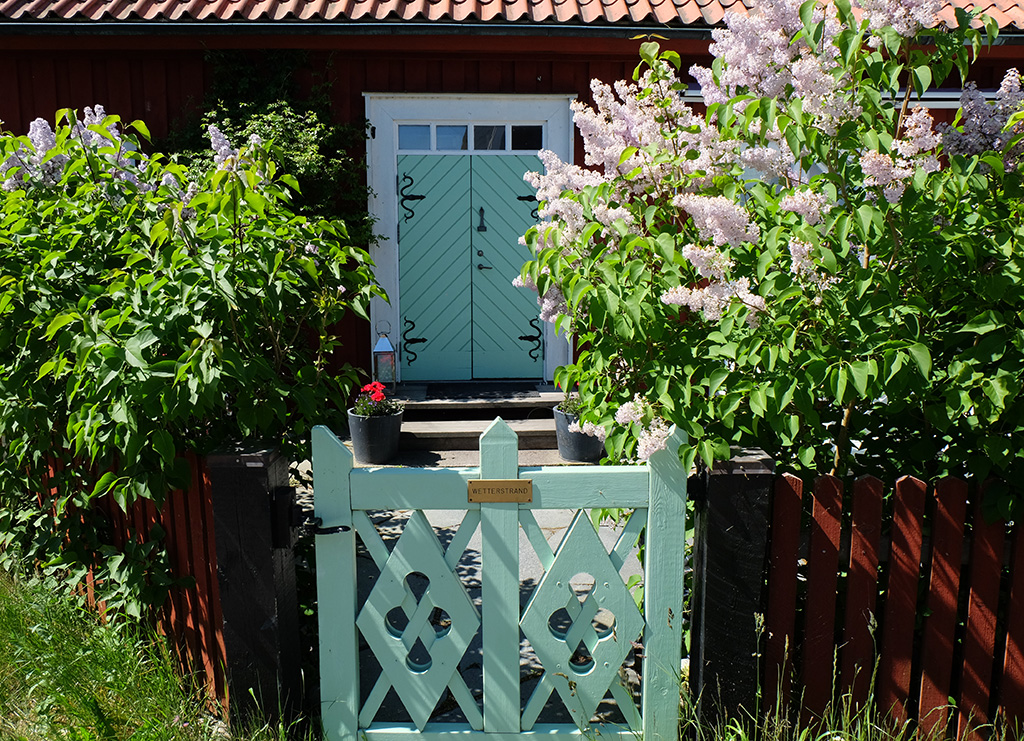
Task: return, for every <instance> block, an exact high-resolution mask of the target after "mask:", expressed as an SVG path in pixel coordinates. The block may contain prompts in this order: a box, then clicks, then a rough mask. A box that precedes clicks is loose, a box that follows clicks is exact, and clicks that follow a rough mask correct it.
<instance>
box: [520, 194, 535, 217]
mask: <svg viewBox="0 0 1024 741" xmlns="http://www.w3.org/2000/svg"><path fill="white" fill-rule="evenodd" d="M516 200H517V201H523V202H524V203H536V202H537V196H518V197H517V198H516ZM530 216H532V217H533V218H535V219H539V218H540V212H539V211H538V210H537V206H534V207H533V211H531V212H530Z"/></svg>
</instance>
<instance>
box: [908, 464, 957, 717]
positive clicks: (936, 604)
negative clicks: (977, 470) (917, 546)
mask: <svg viewBox="0 0 1024 741" xmlns="http://www.w3.org/2000/svg"><path fill="white" fill-rule="evenodd" d="M933 497H934V500H935V512H934V514H933V516H932V555H931V571H930V573H929V577H928V598H927V599H928V601H927V610H928V612H927V616H926V617H925V625H924V637H923V638H922V643H921V662H922V667H921V693H920V700H919V706H920V707H921V708H922V713H921V715H922V716H923V717H922V718H921V727H922V729H923V730H924V731H925V732H926V733H931V732H932V731H933V730H935V729H940V730H942V729H945V728H946V723H947V720H948V716H949V707H948V704H949V703H948V698H949V694H950V691H951V689H952V687H951V685H950V679H951V677H952V673H953V667H952V664H951V662H950V661H949V657H951V656H953V655H954V653H953V652H954V650H955V645H954V641H955V637H956V617H957V603H958V600H959V595H960V560H961V556H962V552H963V542H964V522H965V521H966V517H967V484H966V483H965V482H963V481H960V480H958V479H948V478H947V479H943V480H942V481H940V482H939V483H938V485H937V486H936V488H935V491H934V492H933Z"/></svg>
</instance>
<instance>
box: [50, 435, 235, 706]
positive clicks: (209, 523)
mask: <svg viewBox="0 0 1024 741" xmlns="http://www.w3.org/2000/svg"><path fill="white" fill-rule="evenodd" d="M184 457H185V459H186V460H187V461H188V463H189V466H190V468H191V470H192V481H191V485H190V486H189V488H188V489H187V490H181V489H175V490H173V491H171V492H169V493H168V495H167V498H166V500H165V501H164V505H163V507H162V508H161V509H160V510H157V508H156V505H155V504H154V503H153V502H152V501H151V500H148V499H142V500H139V501H137V502H135V503H134V504H133V505H132V506H131V507H129V509H128V511H127V512H124V511H123V510H122V509H121V508H120V507H119V506H118V505H117V504H116V503H115V502H114V501H113V500H112V499H111V498H110V497H103V498H100V499H99V500H98V501H97V502H96V505H95V506H96V507H97V508H98V509H100V510H101V511H102V512H103V513H104V514H105V515H106V517H107V519H108V520H109V522H110V526H111V539H112V541H113V543H112V545H113V546H114V547H115V548H117V549H119V550H124V547H125V545H126V544H127V543H129V542H132V541H134V542H136V543H140V544H141V543H145V542H146V541H148V540H149V539H150V536H151V532H152V529H153V528H154V526H156V525H159V526H160V528H162V529H163V531H164V533H166V535H165V536H164V538H165V541H164V542H165V543H166V549H167V556H168V561H169V566H170V575H171V577H172V578H174V579H175V580H179V579H183V580H186V581H189V582H191V581H194V584H192V585H191V586H176V587H172V588H171V589H170V593H169V595H168V598H167V601H166V602H165V603H164V605H163V607H162V609H161V610H160V612H159V614H157V615H155V616H154V618H155V622H156V626H157V628H158V630H159V631H160V632H161V633H163V634H164V635H166V636H168V637H169V638H170V639H171V644H172V646H173V648H174V651H175V654H176V658H177V660H178V663H179V666H180V667H181V669H182V671H183V673H184V674H185V675H186V676H189V677H191V678H192V679H193V680H194V681H195V683H196V684H197V686H199V687H201V688H203V689H204V690H205V692H206V694H207V696H208V697H209V698H210V700H211V701H213V702H216V703H217V704H219V705H220V706H222V707H223V708H224V709H225V710H226V709H227V706H228V687H227V682H226V677H225V665H226V655H225V648H224V631H223V619H222V615H221V602H220V589H219V585H218V581H217V549H216V544H215V540H214V519H213V500H212V497H211V485H210V472H209V470H208V468H207V465H206V460H205V459H204V458H201V457H197V456H196V455H194V454H193V453H186V454H185V455H184ZM60 468H61V464H60V463H59V462H52V463H51V464H50V467H49V472H48V473H49V476H48V479H49V481H57V480H59V479H60V478H61V477H60V475H59V474H60ZM86 587H87V590H88V592H87V596H88V598H89V600H90V602H94V591H93V587H94V583H93V579H92V575H91V574H90V576H89V578H88V581H87V585H86ZM97 608H98V609H99V610H100V611H101V612H103V611H104V610H105V605H103V604H99V605H97Z"/></svg>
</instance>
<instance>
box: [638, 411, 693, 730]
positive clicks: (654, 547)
mask: <svg viewBox="0 0 1024 741" xmlns="http://www.w3.org/2000/svg"><path fill="white" fill-rule="evenodd" d="M684 442H686V433H684V432H682V431H681V430H676V431H674V432H673V433H672V436H671V437H670V438H669V440H668V445H667V449H666V450H659V451H658V452H656V453H655V454H654V455H652V456H651V459H650V461H649V462H648V465H649V466H650V469H651V479H650V496H651V499H650V504H649V506H648V509H647V551H646V557H647V561H646V563H645V565H644V571H645V584H646V588H645V589H644V608H645V613H644V617H645V619H646V621H647V624H648V626H651V625H652V624H656V625H658V626H667V627H668V630H655V631H653V632H652V635H650V636H648V637H647V638H646V639H645V641H644V666H643V672H644V675H643V718H644V734H643V735H644V738H650V739H664V740H665V741H670V740H671V739H678V738H679V689H680V686H681V685H680V676H679V671H680V663H681V660H682V639H683V590H682V588H681V587H682V585H683V565H684V561H685V553H686V538H685V535H684V533H683V532H680V531H679V527H680V523H683V522H684V517H685V513H686V484H687V481H686V477H687V473H688V472H687V471H684V470H683V469H682V466H680V465H679V455H678V452H679V446H680V445H682V444H683V443H684ZM683 530H684V531H685V526H683Z"/></svg>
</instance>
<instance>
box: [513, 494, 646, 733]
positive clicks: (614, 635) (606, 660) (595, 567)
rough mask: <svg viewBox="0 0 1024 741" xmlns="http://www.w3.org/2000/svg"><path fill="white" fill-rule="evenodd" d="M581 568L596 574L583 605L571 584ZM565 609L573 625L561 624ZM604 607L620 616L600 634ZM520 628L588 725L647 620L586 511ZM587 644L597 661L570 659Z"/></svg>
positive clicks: (562, 694) (563, 544)
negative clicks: (597, 620) (598, 621)
mask: <svg viewBox="0 0 1024 741" xmlns="http://www.w3.org/2000/svg"><path fill="white" fill-rule="evenodd" d="M581 571H586V572H587V573H590V574H591V575H593V577H594V587H593V589H592V590H591V591H590V593H589V594H588V595H587V596H586V598H585V599H584V600H583V602H582V603H581V602H580V599H579V598H578V597H577V596H576V592H575V591H574V589H573V588H572V587H571V586H570V584H569V580H570V579H571V578H572V577H573V576H574V575H576V574H577V573H579V572H581ZM561 610H565V611H566V612H568V614H569V617H570V618H571V620H572V624H571V625H569V626H568V627H567V628H566V627H563V626H559V625H557V618H556V617H555V616H556V613H558V612H560V611H561ZM599 610H607V611H609V612H611V613H612V614H613V615H614V619H615V622H614V629H613V630H608V631H601V632H600V633H599V632H598V630H597V629H596V628H595V627H594V624H593V622H592V621H593V619H594V616H595V615H597V613H598V611H599ZM520 626H521V627H522V630H523V634H524V635H525V636H526V638H527V640H529V641H530V644H531V645H532V646H533V648H534V651H536V653H537V657H538V658H539V659H540V661H541V663H542V664H543V666H544V671H545V673H546V675H547V676H546V678H547V679H548V680H549V681H550V682H552V683H553V684H554V687H555V689H556V690H557V691H558V694H559V696H560V697H561V699H562V702H563V703H565V706H566V708H568V710H569V712H570V713H571V714H572V718H573V720H574V721H575V722H576V725H577V726H578V727H579V728H581V729H585V728H587V727H588V726H589V723H590V718H591V716H593V714H594V711H595V710H596V709H597V706H598V704H599V703H600V702H601V700H602V699H603V698H604V696H605V694H606V693H607V692H608V690H609V689H611V685H612V682H613V681H618V675H619V668H620V667H621V665H622V662H623V661H624V660H625V658H626V656H627V654H628V653H629V650H630V647H631V642H632V641H634V640H636V639H638V638H639V637H640V634H641V633H642V631H643V629H644V619H643V616H642V615H641V614H640V611H639V610H638V609H637V607H636V603H635V602H634V601H633V597H632V596H631V595H630V593H629V590H628V589H626V586H625V584H623V582H622V577H621V576H620V575H619V573H618V571H617V570H616V569H615V567H614V565H613V564H612V561H611V559H610V558H609V556H608V552H607V551H606V550H605V548H604V545H603V544H602V543H601V540H600V538H599V537H598V535H597V532H596V531H595V530H594V527H593V525H591V523H590V520H589V518H587V517H586V516H584V513H583V512H577V514H576V517H575V519H574V520H573V522H572V525H571V526H570V528H569V531H568V533H567V534H566V536H565V537H564V538H563V540H562V542H561V544H560V545H559V547H558V551H557V553H556V554H555V560H554V562H553V563H552V565H551V568H549V569H548V571H547V573H546V574H544V577H543V578H542V579H541V583H540V585H538V587H537V589H536V591H534V593H533V596H532V597H531V598H530V603H529V604H528V605H527V607H526V610H525V612H524V613H523V617H522V620H521V622H520ZM581 643H582V644H583V645H584V646H586V648H587V651H588V652H589V653H590V657H591V660H590V661H587V662H583V663H578V662H574V661H570V659H571V658H572V657H573V655H574V654H575V653H576V651H577V648H578V647H579V645H580V644H581ZM542 684H547V683H542Z"/></svg>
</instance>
